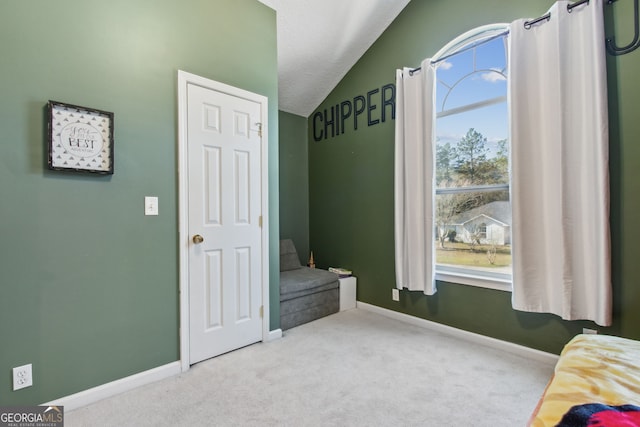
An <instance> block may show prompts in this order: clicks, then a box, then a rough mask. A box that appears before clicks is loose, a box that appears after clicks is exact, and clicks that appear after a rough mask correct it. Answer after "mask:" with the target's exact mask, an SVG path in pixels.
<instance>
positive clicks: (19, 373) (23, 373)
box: [13, 363, 33, 390]
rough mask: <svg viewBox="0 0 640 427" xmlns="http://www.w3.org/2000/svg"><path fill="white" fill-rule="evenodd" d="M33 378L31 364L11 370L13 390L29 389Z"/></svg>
mask: <svg viewBox="0 0 640 427" xmlns="http://www.w3.org/2000/svg"><path fill="white" fill-rule="evenodd" d="M32 385H33V376H32V375H31V363H29V364H28V365H23V366H18V367H17V368H13V390H20V389H21V388H25V387H31V386H32Z"/></svg>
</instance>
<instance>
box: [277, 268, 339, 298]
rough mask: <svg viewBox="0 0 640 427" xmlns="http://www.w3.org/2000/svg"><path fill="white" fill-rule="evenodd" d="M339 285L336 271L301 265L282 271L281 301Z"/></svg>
mask: <svg viewBox="0 0 640 427" xmlns="http://www.w3.org/2000/svg"><path fill="white" fill-rule="evenodd" d="M339 286H340V282H339V281H338V275H337V274H335V273H332V272H330V271H327V270H321V269H319V268H309V267H300V268H298V269H295V270H290V271H286V272H283V273H280V301H286V300H288V299H291V298H296V297H298V296H301V295H307V294H310V293H314V292H320V291H324V290H327V289H335V288H338V287H339Z"/></svg>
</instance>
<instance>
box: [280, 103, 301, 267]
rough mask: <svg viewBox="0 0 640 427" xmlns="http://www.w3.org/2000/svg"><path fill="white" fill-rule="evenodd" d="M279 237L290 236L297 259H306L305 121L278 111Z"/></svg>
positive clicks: (287, 237) (299, 117)
mask: <svg viewBox="0 0 640 427" xmlns="http://www.w3.org/2000/svg"><path fill="white" fill-rule="evenodd" d="M279 129H280V136H279V141H278V142H279V148H280V238H281V239H292V240H293V243H294V244H295V245H296V249H297V250H298V256H300V258H301V259H300V262H301V263H302V265H305V264H306V263H307V261H308V260H309V149H308V146H307V120H306V119H305V118H304V117H301V116H297V115H295V114H291V113H285V112H284V111H280V112H279Z"/></svg>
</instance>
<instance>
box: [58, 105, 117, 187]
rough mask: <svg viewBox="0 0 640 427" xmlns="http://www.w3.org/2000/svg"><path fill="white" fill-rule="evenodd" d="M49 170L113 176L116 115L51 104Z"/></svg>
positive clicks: (90, 109) (74, 106)
mask: <svg viewBox="0 0 640 427" xmlns="http://www.w3.org/2000/svg"><path fill="white" fill-rule="evenodd" d="M48 145H49V161H48V164H49V169H52V170H70V171H76V172H91V173H97V174H113V113H110V112H108V111H102V110H96V109H93V108H86V107H79V106H77V105H71V104H65V103H62V102H56V101H49V103H48Z"/></svg>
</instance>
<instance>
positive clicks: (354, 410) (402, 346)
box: [65, 309, 553, 427]
mask: <svg viewBox="0 0 640 427" xmlns="http://www.w3.org/2000/svg"><path fill="white" fill-rule="evenodd" d="M552 370H553V366H551V365H548V364H545V363H541V362H539V361H533V360H529V359H526V358H523V357H521V356H517V355H513V354H511V353H506V352H504V351H499V350H495V349H493V348H489V347H485V346H482V345H478V344H473V343H469V342H467V341H464V340H460V339H458V338H453V337H451V336H448V335H443V334H440V333H437V332H432V331H429V330H425V329H423V328H420V327H417V326H412V325H408V324H406V323H403V322H399V321H396V320H391V319H388V318H386V317H383V316H380V315H378V314H374V313H371V312H368V311H364V310H360V309H354V310H349V311H345V312H341V313H338V314H335V315H332V316H329V317H326V318H323V319H320V320H317V321H315V322H311V323H308V324H306V325H302V326H299V327H297V328H293V329H290V330H289V331H286V332H285V335H284V337H283V338H282V339H280V340H276V341H273V342H270V343H266V344H264V343H259V344H255V345H252V346H249V347H246V348H243V349H240V350H237V351H234V352H232V353H229V354H226V355H223V356H220V357H217V358H214V359H211V360H208V361H205V362H202V363H200V364H197V365H195V366H193V367H192V369H190V370H189V371H188V372H187V373H185V374H182V375H178V376H176V377H172V378H169V379H167V380H164V381H161V382H157V383H155V384H151V385H148V386H144V387H141V388H139V389H136V390H133V391H130V392H127V393H124V394H121V395H119V396H115V397H113V398H110V399H106V400H103V401H100V402H98V403H95V404H93V405H90V406H88V407H85V408H81V409H77V410H75V411H71V412H68V413H66V414H65V421H66V423H65V425H66V426H67V427H71V426H434V427H436V426H437V427H443V426H454V427H461V426H474V427H475V426H490V427H499V426H505V427H517V426H525V425H526V422H527V419H528V417H529V415H530V414H531V412H532V411H533V409H534V407H535V405H536V403H537V400H538V398H539V396H540V394H541V393H542V391H543V389H544V387H545V385H546V383H547V381H548V380H549V378H550V376H551V373H552Z"/></svg>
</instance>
